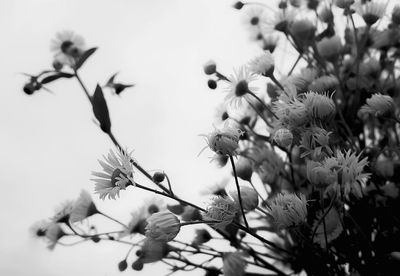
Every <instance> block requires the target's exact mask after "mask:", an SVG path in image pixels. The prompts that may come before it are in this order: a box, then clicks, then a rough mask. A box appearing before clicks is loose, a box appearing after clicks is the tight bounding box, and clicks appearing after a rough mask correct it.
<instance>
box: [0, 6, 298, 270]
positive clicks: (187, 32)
mask: <svg viewBox="0 0 400 276" xmlns="http://www.w3.org/2000/svg"><path fill="white" fill-rule="evenodd" d="M234 2H235V1H233V0H224V1H222V0H219V1H215V0H198V1H195V0H190V1H189V0H168V1H166V0H143V1H139V0H90V1H82V0H25V1H23V0H1V2H0V31H1V34H2V43H1V45H0V64H1V65H0V76H1V90H2V91H1V92H0V97H1V99H0V126H1V129H2V131H1V135H0V145H1V147H2V150H1V153H2V158H0V168H1V172H0V183H1V186H2V190H3V195H2V199H1V201H0V210H1V211H0V221H1V225H2V226H1V227H0V256H1V258H0V275H30V276H54V275H59V276H67V275H68V276H69V275H88V276H92V275H123V274H128V273H130V274H132V273H136V275H150V274H152V275H164V274H166V273H167V271H166V269H165V267H164V266H162V265H154V266H151V265H150V266H149V265H148V266H146V267H145V269H144V270H143V271H142V272H141V273H137V272H133V271H132V270H131V269H130V268H128V270H127V271H126V272H124V273H120V272H119V271H118V268H117V263H118V262H119V261H120V260H121V259H123V258H124V256H125V254H126V250H127V249H128V247H124V246H117V245H115V244H112V243H106V242H103V243H100V244H94V243H87V244H83V245H78V246H74V247H56V249H55V250H54V251H49V250H47V249H46V244H45V243H44V242H42V241H39V240H35V239H33V238H32V236H31V235H30V233H29V231H28V229H29V227H30V226H31V225H32V224H33V223H34V222H35V221H38V220H40V219H43V218H48V217H50V216H52V215H53V211H54V208H55V207H56V206H57V205H58V204H59V203H60V202H62V201H64V200H66V199H75V198H76V197H77V196H78V195H79V193H80V190H81V189H86V190H88V191H89V192H91V193H93V188H94V184H93V182H92V181H90V180H89V179H90V178H91V171H92V170H98V169H99V165H98V163H97V159H98V158H100V157H101V155H102V154H105V153H107V151H108V150H109V148H111V147H112V143H111V141H110V140H109V139H108V137H107V136H106V135H104V134H103V133H102V132H101V131H100V130H99V129H98V127H97V126H96V125H95V124H94V123H93V121H92V119H93V114H92V111H91V108H90V105H89V103H88V101H87V99H86V97H85V95H84V94H83V92H82V91H81V90H80V87H79V86H78V85H77V83H76V82H75V81H74V80H59V81H56V82H55V83H53V84H51V85H49V86H48V87H49V88H50V89H51V90H52V91H54V94H50V93H47V92H45V91H40V92H39V93H37V94H35V95H33V96H27V95H25V94H24V93H23V92H22V87H23V84H24V82H25V81H26V78H25V77H24V76H22V75H21V74H19V73H21V72H26V73H32V74H36V73H39V72H40V71H41V70H43V69H46V68H49V66H50V65H51V62H52V54H51V53H50V50H49V45H50V41H51V39H52V38H53V37H54V35H55V34H56V33H57V32H58V31H62V30H73V31H75V32H76V33H78V34H80V35H82V36H83V37H84V38H85V41H86V45H87V47H92V46H98V47H99V50H98V51H97V52H96V53H95V55H94V56H93V57H92V58H91V59H90V60H89V61H88V62H87V64H85V66H84V67H83V69H82V70H81V76H82V78H83V79H84V80H85V82H86V85H87V87H89V89H91V90H92V91H93V89H94V87H95V85H96V82H100V83H103V84H104V83H105V81H106V80H107V79H108V78H109V77H110V76H111V75H112V74H113V73H115V72H117V71H119V72H120V74H119V76H118V78H117V80H120V81H122V82H125V83H130V82H133V83H135V84H136V87H135V88H133V89H130V90H127V91H126V92H124V93H123V94H121V97H116V96H112V95H111V94H110V93H108V91H106V92H105V94H106V99H107V101H108V105H109V110H110V115H111V120H112V123H113V127H112V129H113V131H114V133H115V136H116V137H117V138H118V139H119V141H120V143H121V144H122V145H124V146H126V147H128V149H131V150H134V157H135V158H136V159H137V160H138V161H139V163H141V164H142V165H143V167H145V168H147V169H149V170H155V169H161V170H165V171H166V172H167V173H168V175H169V177H170V178H171V180H172V183H173V185H174V186H173V187H175V191H176V193H178V194H180V195H181V196H182V197H184V198H187V199H190V200H193V201H195V202H197V203H199V204H203V203H204V201H203V199H201V198H199V196H198V192H199V191H200V190H202V189H204V187H206V186H208V185H212V184H213V183H215V182H218V181H220V179H221V176H222V175H225V174H226V171H225V172H224V171H221V170H218V169H216V167H215V166H214V165H213V164H210V163H209V159H208V157H209V156H211V153H210V152H207V153H204V154H202V155H201V156H200V157H197V155H198V153H199V151H200V150H201V149H202V148H203V147H204V146H205V142H204V140H203V139H202V138H201V137H199V136H198V135H199V134H202V133H207V132H208V131H209V130H212V123H213V118H214V110H215V107H216V105H217V104H218V103H219V102H220V101H221V100H222V99H223V97H224V93H223V92H222V91H221V89H220V90H215V91H211V90H209V89H208V88H207V85H206V83H207V77H206V76H205V75H204V74H203V72H202V65H203V64H204V63H205V62H207V61H208V60H209V59H214V60H215V61H217V63H218V66H219V68H221V71H222V72H226V73H227V74H229V73H231V72H232V68H233V67H234V66H235V67H237V66H240V65H242V64H243V63H245V62H247V61H248V60H249V59H251V58H253V57H254V55H256V54H259V53H260V49H259V48H258V47H257V46H256V45H255V44H254V43H252V42H250V40H249V35H248V32H247V31H246V28H245V27H244V26H243V22H242V18H243V14H242V13H240V12H238V11H237V10H234V9H233V8H231V5H232V4H233V3H234ZM286 58H292V57H291V56H287V57H286ZM291 63H292V62H291ZM291 63H290V64H291ZM137 176H138V177H137V179H138V180H140V181H141V182H143V183H145V184H149V183H148V182H147V181H146V180H144V179H143V178H142V177H140V176H139V174H137ZM144 196H145V195H144V194H143V193H142V192H138V191H137V190H135V189H128V190H127V191H124V192H122V193H121V198H120V199H118V200H116V201H114V200H111V201H110V200H105V201H100V200H98V198H97V196H96V195H93V197H94V198H95V201H96V203H97V205H98V208H99V209H101V210H103V211H105V212H106V213H109V214H111V215H113V216H115V217H117V218H118V219H121V220H123V221H127V220H128V219H129V216H130V212H131V211H132V210H133V209H134V207H135V206H136V205H138V204H139V203H140V201H141V200H142V199H143V197H144ZM116 228H117V230H119V229H118V227H116ZM160 271H162V272H163V273H161V272H160ZM164 272H165V273H164ZM160 273H161V274H160ZM178 275H179V274H178ZM191 275H196V274H191Z"/></svg>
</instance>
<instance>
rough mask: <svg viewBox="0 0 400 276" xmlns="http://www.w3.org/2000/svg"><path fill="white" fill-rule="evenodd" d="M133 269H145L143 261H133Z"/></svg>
mask: <svg viewBox="0 0 400 276" xmlns="http://www.w3.org/2000/svg"><path fill="white" fill-rule="evenodd" d="M132 269H133V270H136V271H141V270H142V269H143V263H142V262H141V261H139V260H137V261H135V262H134V263H132Z"/></svg>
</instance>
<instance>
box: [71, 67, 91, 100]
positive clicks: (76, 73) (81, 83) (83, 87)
mask: <svg viewBox="0 0 400 276" xmlns="http://www.w3.org/2000/svg"><path fill="white" fill-rule="evenodd" d="M74 75H75V78H76V79H77V80H78V82H79V84H80V85H81V87H82V89H83V91H84V92H85V94H86V96H87V98H88V100H89V102H90V103H91V104H92V105H93V101H92V97H91V96H90V94H89V91H88V89H87V88H86V86H85V84H84V83H83V81H82V80H81V78H80V77H79V75H78V72H77V71H75V72H74Z"/></svg>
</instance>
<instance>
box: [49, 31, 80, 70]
mask: <svg viewBox="0 0 400 276" xmlns="http://www.w3.org/2000/svg"><path fill="white" fill-rule="evenodd" d="M84 47H85V42H84V40H83V38H82V37H81V36H80V35H77V34H75V33H74V32H72V31H63V32H59V33H57V34H56V38H55V39H53V40H52V43H51V47H50V49H51V51H53V52H54V59H55V60H56V61H57V62H59V63H61V64H63V65H68V66H73V65H75V62H76V60H77V59H78V58H79V57H80V56H81V55H82V53H83V51H84Z"/></svg>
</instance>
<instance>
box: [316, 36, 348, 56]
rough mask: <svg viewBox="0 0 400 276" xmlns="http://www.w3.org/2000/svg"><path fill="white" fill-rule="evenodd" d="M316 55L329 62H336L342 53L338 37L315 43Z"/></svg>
mask: <svg viewBox="0 0 400 276" xmlns="http://www.w3.org/2000/svg"><path fill="white" fill-rule="evenodd" d="M317 49H318V53H319V54H320V55H321V56H322V57H323V58H325V59H326V60H328V61H330V62H336V61H337V60H338V58H339V56H340V54H341V53H342V50H343V45H342V41H341V39H340V37H339V36H337V35H335V36H332V37H329V38H323V39H322V40H321V41H319V42H318V43H317Z"/></svg>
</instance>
